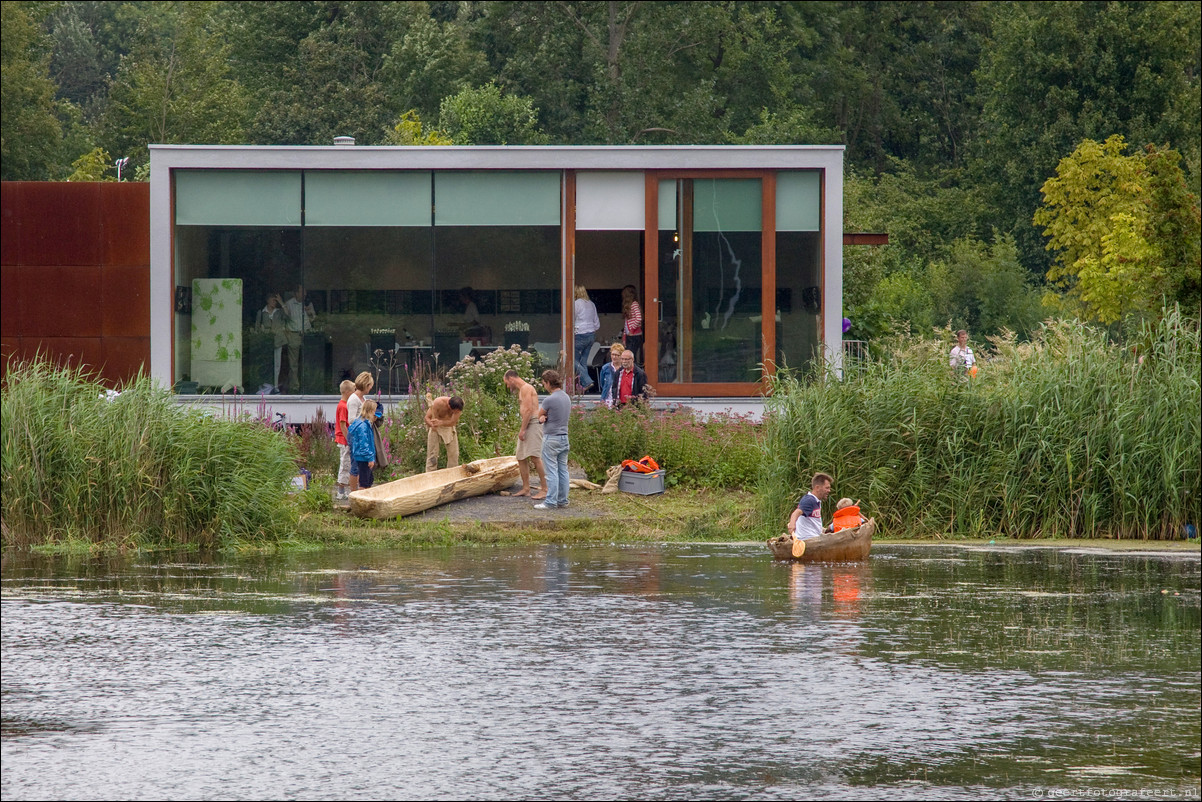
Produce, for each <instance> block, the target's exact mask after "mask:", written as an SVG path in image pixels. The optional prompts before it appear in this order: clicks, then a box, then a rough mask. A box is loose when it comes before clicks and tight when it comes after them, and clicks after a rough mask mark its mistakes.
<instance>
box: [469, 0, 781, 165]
mask: <svg viewBox="0 0 1202 802" xmlns="http://www.w3.org/2000/svg"><path fill="white" fill-rule="evenodd" d="M484 12H485V13H484V15H483V16H482V18H481V19H480V21H479V22H478V23H477V24H476V26H475V29H476V34H475V35H476V38H477V40H478V41H480V42H481V43H482V45H483V46H484V48H485V52H486V53H487V55H488V58H489V62H490V64H492V66H493V69H494V71H495V73H496V75H497V76H498V82H499V83H501V84H503V85H504V86H506V87H509V88H512V90H513V91H515V92H518V93H521V94H523V95H527V96H529V97H531V98H532V100H533V101H534V103H535V105H536V106H537V107H538V108H539V110H540V114H541V115H542V116H543V119H544V121H545V124H546V126H547V129H548V130H550V131H554V139H555V140H556V141H561V142H573V143H594V142H598V143H612V144H625V143H654V142H667V143H705V142H713V143H717V142H725V141H729V140H730V138H731V137H732V136H739V135H742V134H743V132H744V131H746V130H747V129H749V128H750V127H752V126H753V125H755V124H756V123H757V122H758V121H759V119H760V115H761V113H762V112H763V111H764V110H765V109H768V110H769V111H780V112H782V113H783V112H787V111H789V110H788V109H784V108H783V106H782V104H783V105H788V98H789V97H790V95H791V94H792V89H793V84H794V80H795V76H794V73H793V71H792V69H791V66H790V63H789V53H790V47H791V44H790V43H791V41H792V39H791V36H790V32H789V31H788V30H787V29H786V26H785V21H784V18H783V16H782V12H781V6H778V5H777V4H762V3H738V2H696V3H674V2H673V3H646V2H618V1H617V0H610V1H609V2H580V1H578V0H573V1H572V2H521V3H487V4H484ZM548 76H554V78H553V79H552V80H548Z"/></svg>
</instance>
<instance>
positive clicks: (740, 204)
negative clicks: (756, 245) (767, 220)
mask: <svg viewBox="0 0 1202 802" xmlns="http://www.w3.org/2000/svg"><path fill="white" fill-rule="evenodd" d="M761 201H762V196H761V190H760V180H759V179H758V178H697V179H694V181H693V230H694V231H760V230H761V225H762V221H763V213H762V209H761V206H762V205H763V204H762V202H761Z"/></svg>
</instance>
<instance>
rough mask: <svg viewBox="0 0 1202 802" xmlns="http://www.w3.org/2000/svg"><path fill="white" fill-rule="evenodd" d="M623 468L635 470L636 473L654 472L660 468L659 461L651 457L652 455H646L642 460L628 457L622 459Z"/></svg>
mask: <svg viewBox="0 0 1202 802" xmlns="http://www.w3.org/2000/svg"><path fill="white" fill-rule="evenodd" d="M622 470H624V471H634V472H635V473H652V472H654V471H658V470H659V463H658V462H656V461H655V460H653V459H651V457H650V456H645V457H643V458H642V459H640V460H633V459H626V460H622Z"/></svg>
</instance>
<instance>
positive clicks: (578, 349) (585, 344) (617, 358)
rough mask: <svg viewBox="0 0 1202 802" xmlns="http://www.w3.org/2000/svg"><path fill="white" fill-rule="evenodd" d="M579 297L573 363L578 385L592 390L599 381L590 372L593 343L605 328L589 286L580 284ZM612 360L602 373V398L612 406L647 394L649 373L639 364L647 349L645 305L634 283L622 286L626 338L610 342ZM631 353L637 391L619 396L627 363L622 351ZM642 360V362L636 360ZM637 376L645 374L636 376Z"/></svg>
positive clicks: (574, 308) (574, 313)
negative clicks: (620, 379) (619, 376)
mask: <svg viewBox="0 0 1202 802" xmlns="http://www.w3.org/2000/svg"><path fill="white" fill-rule="evenodd" d="M575 296H576V297H575V300H574V301H573V303H572V321H573V322H572V326H573V335H574V339H573V343H572V345H573V357H574V359H573V365H574V369H575V371H576V381H577V389H578V390H579V392H581V393H588V392H590V391H591V390H592V388H593V385H594V384H596V382H594V381H593V377H592V375H591V374H590V373H589V365H588V362H589V359H588V357H589V354H590V353H591V351H592V348H593V343H594V342H596V339H597V332H598V331H599V330H600V329H601V319H600V317H598V315H597V305H596V304H594V303H593V302H592V301H591V300H590V299H589V297H588V290H586V289H585V288H584V287H583V286H582V285H577V286H576V292H575ZM609 350H610V362H609V363H608V364H606V365H603V366H602V368H601V375H600V385H601V386H600V393H601V399H602V400H603V401H604V402H605V403H606V404H607V405H608V406H620V405H622V404H625V403H629V401H630V400H631V398H632V397H633V398H645V397H646V394H645V388H646V386H647V376H646V374H645V373H644V372H643V369H642V368H641V367H639V364H641V363H642V361H643V360H642V350H643V309H642V307H641V306H639V301H638V291H637V290H635V288H634V285H633V284H627V285H626V286H625V287H623V288H622V338H621V341H619V342H615V343H614V344H613V345H611V346H610V349H609ZM626 352H628V353H629V354H630V357H629V362H630V370H629V373H630V377H629V378H628V379H627V385H633V384H637V389H635V390H634V392H633V394H628V395H627V397H626V398H618V397H617V395H616V393H615V387H616V386H617V385H616V384H615V382H614V376H615V374H616V373H617V372H618V371H619V370H621V369H622V368H623V367H625V363H624V362H622V354H623V353H626ZM636 363H638V364H636ZM636 376H639V377H641V378H639V379H637V380H636V378H635V377H636Z"/></svg>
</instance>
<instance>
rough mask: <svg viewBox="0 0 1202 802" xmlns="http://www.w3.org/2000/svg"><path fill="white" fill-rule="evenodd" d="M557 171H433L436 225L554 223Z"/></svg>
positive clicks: (557, 212)
mask: <svg viewBox="0 0 1202 802" xmlns="http://www.w3.org/2000/svg"><path fill="white" fill-rule="evenodd" d="M559 187H560V174H559V173H558V172H555V171H541V172H510V171H506V170H496V171H489V172H484V171H467V172H462V173H460V172H453V173H452V172H446V173H435V174H434V225H436V226H558V225H559V223H560V203H559V196H560V193H559Z"/></svg>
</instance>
